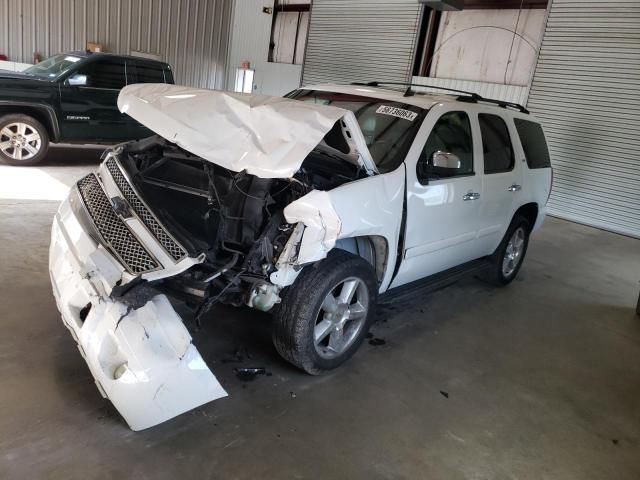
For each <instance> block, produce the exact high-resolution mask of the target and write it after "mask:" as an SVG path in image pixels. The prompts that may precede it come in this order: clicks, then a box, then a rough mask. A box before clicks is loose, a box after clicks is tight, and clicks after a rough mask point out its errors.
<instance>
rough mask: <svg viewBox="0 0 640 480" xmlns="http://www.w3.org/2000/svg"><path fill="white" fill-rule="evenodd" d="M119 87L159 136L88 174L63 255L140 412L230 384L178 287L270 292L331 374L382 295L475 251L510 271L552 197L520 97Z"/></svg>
mask: <svg viewBox="0 0 640 480" xmlns="http://www.w3.org/2000/svg"><path fill="white" fill-rule="evenodd" d="M450 93H455V94H454V95H452V94H450ZM118 105H119V107H120V109H121V111H123V112H126V113H128V114H129V115H130V116H132V117H133V118H134V119H135V120H137V121H139V122H140V123H142V124H143V125H145V126H146V127H148V128H150V129H151V130H153V131H154V132H156V133H157V134H158V135H157V136H154V137H151V138H149V139H146V140H142V141H137V142H131V143H128V144H123V145H120V146H118V147H116V148H114V149H111V150H109V151H107V152H106V153H105V156H104V162H103V163H102V165H101V166H100V168H99V169H98V171H97V172H96V173H95V174H90V175H88V176H86V177H84V178H83V179H81V180H80V181H79V182H78V183H77V185H76V187H75V188H73V189H72V192H71V194H70V195H69V198H68V199H67V200H66V201H65V202H63V204H62V206H61V207H60V210H59V212H58V214H57V216H56V219H55V221H54V224H53V231H52V243H51V254H50V271H51V279H52V283H53V290H54V294H55V297H56V300H57V304H58V308H59V309H60V311H61V313H62V317H63V320H64V323H65V325H66V326H67V327H68V328H69V329H70V330H71V332H72V334H73V336H74V338H75V339H76V341H77V342H78V344H79V348H80V350H81V352H82V354H83V356H84V358H85V360H86V361H87V363H88V365H89V368H90V369H91V372H92V374H93V375H94V377H95V379H96V384H97V385H98V387H99V389H100V391H101V392H102V394H103V395H104V396H105V397H108V398H109V399H110V400H111V401H112V402H113V403H114V405H115V406H116V407H117V408H118V410H119V411H120V412H121V413H122V415H123V416H124V418H125V419H126V420H127V422H128V423H129V425H130V426H131V428H133V429H136V430H137V429H141V428H146V427H149V426H151V425H155V424H157V423H159V422H161V421H164V420H166V419H168V418H171V417H173V416H175V415H178V414H180V413H182V412H184V411H186V410H189V409H191V408H193V407H194V406H197V405H199V404H202V403H204V402H207V401H210V400H213V399H215V398H219V397H221V396H224V395H226V392H225V391H224V389H223V388H222V386H221V385H220V384H219V383H218V381H217V380H216V378H215V376H214V375H213V374H212V373H211V371H210V370H209V369H208V368H207V366H206V364H205V362H204V361H203V359H202V358H201V356H200V354H199V353H198V351H197V350H196V348H195V347H194V346H193V344H192V342H191V336H190V334H189V332H188V330H187V328H186V327H185V325H184V324H183V322H182V319H181V318H180V317H179V316H178V314H177V313H176V311H175V310H174V306H173V305H174V304H175V303H176V302H180V301H181V302H185V303H187V304H189V305H192V306H194V307H195V319H196V321H197V322H200V321H201V320H203V319H205V318H209V317H207V316H206V314H207V312H209V311H210V310H211V308H212V307H213V306H214V305H216V304H218V303H226V304H231V305H236V306H241V305H246V306H249V307H252V308H256V309H259V310H263V311H267V310H271V311H273V312H274V322H273V339H274V344H275V346H276V349H277V350H278V352H279V353H280V354H281V355H282V356H283V357H284V358H286V359H287V360H288V361H290V362H291V363H292V364H294V365H296V366H297V367H299V368H301V369H303V370H304V371H306V372H309V373H311V374H318V373H321V372H323V371H326V370H330V369H333V368H335V367H337V366H338V365H340V364H341V363H343V362H344V361H345V360H347V359H348V358H349V357H350V356H351V355H353V353H354V352H355V351H356V350H357V348H358V347H359V346H360V344H361V343H362V341H363V339H364V338H365V336H366V334H367V331H368V329H369V326H370V324H371V322H372V321H373V318H374V315H373V309H374V306H375V304H376V301H377V298H378V296H379V295H383V294H384V295H390V294H391V293H392V292H397V291H402V290H403V289H407V288H410V289H412V291H415V288H416V285H418V286H421V285H427V284H428V283H429V282H432V281H433V279H438V278H443V277H444V276H447V275H448V274H450V273H455V274H458V273H459V272H460V271H461V270H463V268H462V266H474V267H477V266H478V265H479V264H482V265H485V266H486V268H485V269H484V270H483V272H484V274H485V275H486V276H488V277H490V278H491V279H492V280H493V281H495V282H496V283H498V284H507V283H509V282H510V281H512V280H513V279H514V277H515V276H516V275H517V273H518V270H519V269H520V267H521V265H522V260H523V258H524V255H525V253H526V250H527V243H528V241H529V235H530V233H531V232H532V231H533V230H535V229H536V228H538V227H539V226H540V225H541V223H542V221H543V218H544V215H545V204H546V201H547V198H548V196H549V192H550V188H551V181H552V172H551V168H550V161H549V154H548V151H547V147H546V144H545V139H544V135H543V132H542V129H541V127H540V125H539V123H537V122H536V121H535V119H533V118H532V117H531V116H530V115H529V114H528V112H527V111H526V110H525V109H524V108H523V107H521V106H519V105H514V104H508V103H504V102H497V101H493V100H486V99H483V98H481V97H479V96H477V95H474V94H467V93H465V92H455V91H454V92H449V94H443V95H434V94H415V93H414V92H413V91H412V90H411V89H409V90H407V91H406V92H404V93H402V92H396V91H393V90H387V89H382V88H378V85H377V84H366V85H349V86H336V85H324V86H314V87H305V88H304V89H301V90H297V91H295V92H292V93H291V94H289V95H288V98H275V97H266V96H256V95H244V94H234V93H226V92H215V91H209V90H198V89H191V88H186V87H178V86H172V85H132V86H128V87H126V88H125V89H123V90H122V93H121V94H120V97H119V101H118ZM407 286H408V287H407ZM214 316H215V315H213V314H212V315H211V316H210V317H214Z"/></svg>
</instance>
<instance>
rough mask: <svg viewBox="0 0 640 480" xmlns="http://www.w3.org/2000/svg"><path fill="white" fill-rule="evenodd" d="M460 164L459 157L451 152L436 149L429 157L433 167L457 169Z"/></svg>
mask: <svg viewBox="0 0 640 480" xmlns="http://www.w3.org/2000/svg"><path fill="white" fill-rule="evenodd" d="M460 165H461V162H460V158H459V157H458V156H457V155H455V154H453V153H449V152H442V151H440V150H438V151H437V152H434V153H433V156H432V157H431V166H432V167H435V168H446V169H451V170H457V169H459V168H460Z"/></svg>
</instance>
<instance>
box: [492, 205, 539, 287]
mask: <svg viewBox="0 0 640 480" xmlns="http://www.w3.org/2000/svg"><path fill="white" fill-rule="evenodd" d="M530 232H531V225H530V224H529V222H528V221H527V219H525V218H524V217H521V216H519V215H516V216H515V217H514V218H513V220H512V221H511V224H510V225H509V228H508V229H507V233H505V235H504V238H503V239H502V242H500V245H499V246H498V248H497V249H496V251H495V253H494V254H493V255H492V256H491V258H490V260H491V267H490V269H489V270H487V272H486V274H485V275H483V277H484V278H485V279H486V280H488V281H490V282H492V283H494V284H496V285H507V284H508V283H511V282H512V281H513V279H514V278H516V275H517V274H518V272H519V271H520V267H521V266H522V262H523V260H524V256H525V254H526V253H527V247H528V245H529V233H530Z"/></svg>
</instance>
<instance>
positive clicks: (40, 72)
mask: <svg viewBox="0 0 640 480" xmlns="http://www.w3.org/2000/svg"><path fill="white" fill-rule="evenodd" d="M79 60H81V58H80V57H76V56H75V55H66V54H61V55H54V56H53V57H49V58H47V59H46V60H43V61H42V62H40V63H36V64H35V65H32V66H30V67H29V68H27V69H25V71H24V72H25V73H28V74H30V75H35V76H37V77H46V78H52V79H53V78H57V77H59V76H60V75H62V74H63V73H64V72H66V71H67V70H69V69H70V68H71V67H73V65H74V64H75V63H76V62H77V61H79Z"/></svg>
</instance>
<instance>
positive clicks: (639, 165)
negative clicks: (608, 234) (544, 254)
mask: <svg viewBox="0 0 640 480" xmlns="http://www.w3.org/2000/svg"><path fill="white" fill-rule="evenodd" d="M528 105H529V108H530V109H531V111H532V113H534V114H535V115H536V116H537V117H538V118H540V120H542V123H543V126H544V129H545V133H546V135H547V139H548V142H549V148H550V152H551V160H552V164H553V167H554V171H555V181H554V186H553V191H552V193H551V198H550V200H549V205H548V208H549V213H550V214H552V215H556V216H559V217H563V218H567V219H569V220H574V221H577V222H581V223H585V224H588V225H593V226H596V227H600V228H604V229H607V230H611V231H614V232H619V233H623V234H627V235H632V236H636V237H640V2H639V1H638V0H628V1H595V0H553V2H552V4H551V8H550V11H549V17H548V22H547V26H546V31H545V34H544V37H543V40H542V47H541V51H540V56H539V59H538V64H537V66H536V70H535V74H534V78H533V83H532V85H531V91H530V93H529V103H528Z"/></svg>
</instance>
